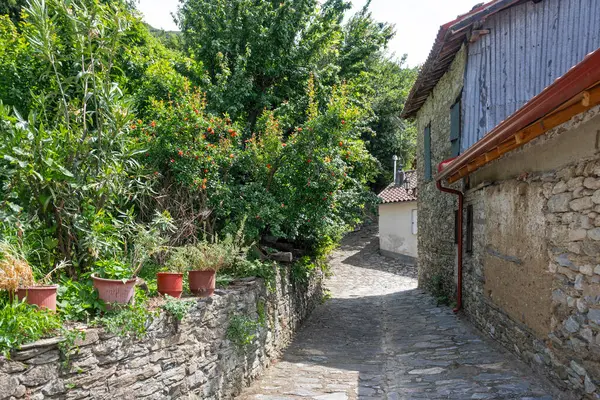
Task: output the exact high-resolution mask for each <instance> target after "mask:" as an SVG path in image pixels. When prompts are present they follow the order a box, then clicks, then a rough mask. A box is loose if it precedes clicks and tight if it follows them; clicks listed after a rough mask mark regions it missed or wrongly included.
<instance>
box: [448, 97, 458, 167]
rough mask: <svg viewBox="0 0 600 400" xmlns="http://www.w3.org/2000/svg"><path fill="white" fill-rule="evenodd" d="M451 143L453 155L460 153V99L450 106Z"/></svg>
mask: <svg viewBox="0 0 600 400" xmlns="http://www.w3.org/2000/svg"><path fill="white" fill-rule="evenodd" d="M450 143H451V144H452V157H456V156H458V155H459V154H460V100H459V101H457V102H456V103H454V105H453V106H452V107H450Z"/></svg>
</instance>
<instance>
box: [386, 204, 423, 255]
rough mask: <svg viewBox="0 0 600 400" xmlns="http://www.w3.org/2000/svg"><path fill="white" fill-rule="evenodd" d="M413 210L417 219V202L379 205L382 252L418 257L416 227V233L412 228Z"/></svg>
mask: <svg viewBox="0 0 600 400" xmlns="http://www.w3.org/2000/svg"><path fill="white" fill-rule="evenodd" d="M413 210H415V211H414V215H415V217H416V213H417V211H416V210H417V202H416V201H406V202H399V203H387V204H380V205H379V247H380V248H381V249H382V250H386V251H391V252H393V253H398V254H404V255H407V256H411V257H415V258H416V257H417V232H416V225H415V228H414V229H415V230H414V233H413V228H412V218H413V216H412V214H413ZM416 222H417V221H416V220H415V223H416Z"/></svg>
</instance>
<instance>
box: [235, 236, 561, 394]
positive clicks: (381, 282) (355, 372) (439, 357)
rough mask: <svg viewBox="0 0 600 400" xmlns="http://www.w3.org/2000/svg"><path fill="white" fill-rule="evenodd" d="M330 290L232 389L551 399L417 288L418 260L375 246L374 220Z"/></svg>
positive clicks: (341, 254)
mask: <svg viewBox="0 0 600 400" xmlns="http://www.w3.org/2000/svg"><path fill="white" fill-rule="evenodd" d="M331 264H332V269H333V273H334V275H333V276H332V277H331V278H329V279H328V281H327V287H328V288H329V289H330V290H331V294H332V298H331V299H330V300H328V301H327V302H325V304H323V305H322V306H320V307H319V308H318V309H317V310H315V312H314V313H313V315H312V316H311V317H310V318H309V320H308V321H307V322H306V324H305V325H304V326H303V327H302V329H301V330H300V332H298V334H297V337H296V338H295V340H294V342H293V343H292V344H291V345H290V347H289V348H288V349H287V351H286V352H285V354H284V355H283V358H282V359H281V360H280V361H279V362H277V363H276V364H275V365H273V366H272V367H271V368H270V369H269V370H268V371H267V372H266V374H265V375H264V376H263V377H261V378H260V379H259V380H258V381H256V382H254V384H253V385H252V386H251V387H249V388H248V389H246V390H245V391H244V392H243V393H242V395H241V396H240V397H239V398H241V399H244V400H250V399H253V400H254V399H263V400H276V399H282V400H283V399H319V400H345V399H360V400H367V399H390V400H392V399H393V400H396V399H523V400H525V399H527V400H533V399H538V400H541V399H558V398H561V397H562V396H561V395H557V392H555V389H554V388H552V387H551V386H550V385H548V384H547V383H546V382H545V381H542V380H541V379H539V378H537V377H534V376H533V375H532V372H531V371H530V370H528V369H527V368H526V367H525V366H524V365H523V364H521V363H520V362H518V361H517V360H516V358H515V357H514V356H513V355H511V354H509V353H507V352H506V351H504V350H503V349H501V348H500V347H499V346H498V345H497V344H496V343H493V342H492V341H491V340H489V339H483V338H482V337H481V336H480V335H479V334H478V332H476V331H475V330H474V329H473V328H471V327H470V326H469V325H468V324H467V323H465V322H464V321H462V320H461V319H459V318H457V317H456V316H455V315H454V314H453V313H452V311H451V310H450V309H449V308H447V307H437V306H436V304H435V301H434V300H433V299H432V298H431V297H430V296H428V295H426V294H425V293H423V292H422V291H420V290H418V289H417V288H416V285H417V282H416V268H414V267H408V266H404V265H401V264H399V263H398V262H395V261H393V260H390V259H387V258H384V257H382V256H380V255H379V254H378V253H377V238H376V228H374V227H372V226H368V227H366V228H363V230H362V231H359V232H355V233H353V234H351V235H349V236H348V237H346V239H345V241H344V243H343V246H342V247H341V248H340V249H339V250H338V251H337V252H336V253H335V254H334V257H333V260H332V263H331Z"/></svg>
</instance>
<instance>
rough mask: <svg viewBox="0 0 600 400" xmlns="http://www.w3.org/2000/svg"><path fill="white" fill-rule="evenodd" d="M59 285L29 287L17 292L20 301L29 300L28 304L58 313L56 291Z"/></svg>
mask: <svg viewBox="0 0 600 400" xmlns="http://www.w3.org/2000/svg"><path fill="white" fill-rule="evenodd" d="M57 289H58V285H44V286H28V287H24V288H19V289H18V290H17V298H18V299H19V300H23V299H27V303H29V304H33V305H34V306H38V307H39V308H47V309H48V310H52V311H56V290H57Z"/></svg>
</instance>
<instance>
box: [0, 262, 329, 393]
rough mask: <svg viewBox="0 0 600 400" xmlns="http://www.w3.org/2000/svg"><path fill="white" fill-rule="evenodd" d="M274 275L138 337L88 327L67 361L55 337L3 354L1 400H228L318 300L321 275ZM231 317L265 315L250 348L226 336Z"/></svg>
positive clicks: (199, 304)
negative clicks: (295, 279)
mask: <svg viewBox="0 0 600 400" xmlns="http://www.w3.org/2000/svg"><path fill="white" fill-rule="evenodd" d="M281 271H286V270H281ZM278 275H279V276H278V278H277V285H276V290H273V291H270V290H268V289H267V288H266V285H265V284H264V282H263V281H262V280H260V279H251V280H244V281H240V282H237V283H234V284H233V285H232V286H230V287H228V288H227V290H224V291H217V293H216V294H215V296H213V297H211V298H208V299H193V300H192V301H193V303H194V305H193V306H192V308H191V309H190V311H189V313H188V314H187V316H186V317H185V318H184V320H183V321H182V322H181V323H179V324H176V323H175V321H173V319H172V318H171V317H169V316H168V315H166V314H164V313H162V314H161V315H160V316H159V317H158V318H156V319H155V320H154V321H153V322H152V324H151V326H150V327H149V329H148V335H147V336H146V337H145V338H144V339H142V340H139V341H136V340H131V339H124V338H120V337H116V336H114V335H110V334H108V333H106V332H104V331H103V330H102V329H88V330H87V332H86V338H85V340H84V341H83V342H82V343H80V345H79V346H78V347H79V351H78V353H77V354H75V355H73V356H71V357H70V361H69V363H68V365H64V364H65V363H64V357H63V355H62V354H61V352H60V350H59V348H58V342H59V341H60V339H59V338H54V339H48V340H44V341H40V342H36V343H32V344H29V345H26V346H23V348H22V349H21V351H18V352H15V353H13V355H12V357H11V359H10V360H6V359H4V358H2V357H0V399H31V400H35V399H113V400H114V399H134V398H135V399H177V398H185V399H227V398H231V397H233V396H235V395H236V394H238V393H239V392H240V391H241V389H242V388H243V387H244V386H245V385H247V384H248V383H249V382H250V381H252V380H253V379H255V378H256V377H257V376H258V375H260V374H261V373H262V371H263V370H264V369H265V368H267V367H268V366H269V364H270V363H271V362H272V361H273V360H274V359H276V358H277V356H278V355H279V354H280V351H281V350H282V349H283V348H284V347H285V346H286V345H287V344H288V343H289V341H290V339H291V337H292V335H293V333H294V332H295V331H296V329H298V328H299V326H300V325H301V323H302V322H303V320H304V319H305V318H306V317H307V316H308V314H309V313H310V312H311V310H312V309H313V308H314V307H315V305H316V304H318V303H319V301H320V299H321V294H322V293H321V284H320V280H321V277H320V276H315V277H314V278H313V279H312V280H311V282H310V283H309V284H308V285H300V284H298V285H294V284H292V283H291V281H290V278H289V272H288V271H286V272H285V273H279V274H278ZM263 310H264V313H263ZM234 315H241V316H245V317H246V318H249V319H250V320H253V321H259V320H260V319H261V315H263V316H264V317H265V318H263V319H264V321H265V323H264V324H263V325H260V324H259V326H258V328H257V331H256V337H255V338H254V339H253V340H252V343H251V344H250V345H246V346H243V347H240V346H239V345H237V344H235V343H233V342H231V341H230V340H228V339H227V329H228V327H229V323H230V321H231V318H232V316H234Z"/></svg>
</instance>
